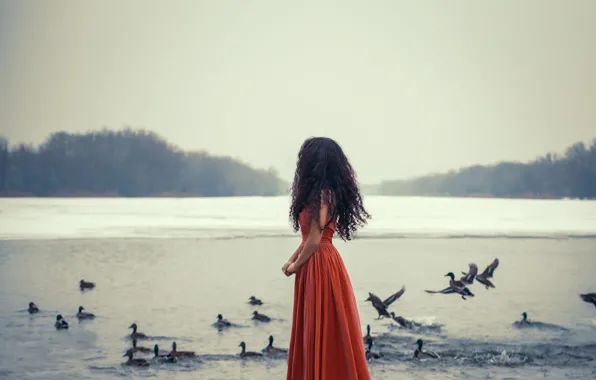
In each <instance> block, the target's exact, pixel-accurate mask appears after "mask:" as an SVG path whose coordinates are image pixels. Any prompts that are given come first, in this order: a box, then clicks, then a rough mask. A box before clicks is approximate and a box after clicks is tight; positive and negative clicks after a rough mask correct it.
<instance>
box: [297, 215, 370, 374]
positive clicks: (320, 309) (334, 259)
mask: <svg viewBox="0 0 596 380" xmlns="http://www.w3.org/2000/svg"><path fill="white" fill-rule="evenodd" d="M309 229H310V218H308V217H307V214H306V211H303V212H302V213H301V214H300V230H301V232H302V244H304V242H305V241H306V237H307V236H308V232H309ZM334 232H335V224H334V223H330V224H329V225H328V226H327V227H326V228H325V230H324V231H323V237H322V238H321V243H320V245H319V247H318V248H317V250H316V251H315V253H314V254H313V255H312V257H311V258H310V259H309V260H308V262H307V263H306V264H304V265H303V266H302V268H301V269H300V270H299V271H298V273H297V274H296V280H295V284H294V312H293V321H292V336H291V339H290V351H289V359H288V376H287V380H369V379H370V374H369V372H368V365H367V363H366V356H365V354H364V343H363V341H362V333H361V330H360V317H359V316H358V308H357V306H356V298H355V297H354V291H353V289H352V284H351V282H350V278H349V276H348V272H347V271H346V268H345V266H344V263H343V260H342V259H341V256H340V254H339V252H338V251H337V249H336V248H335V246H334V245H333V242H332V237H333V234H334Z"/></svg>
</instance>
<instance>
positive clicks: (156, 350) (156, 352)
mask: <svg viewBox="0 0 596 380" xmlns="http://www.w3.org/2000/svg"><path fill="white" fill-rule="evenodd" d="M153 353H154V355H155V356H153V359H152V360H159V361H160V362H162V363H176V362H178V359H177V358H176V357H174V356H172V355H170V354H162V355H160V354H159V346H158V345H157V344H156V345H155V346H153Z"/></svg>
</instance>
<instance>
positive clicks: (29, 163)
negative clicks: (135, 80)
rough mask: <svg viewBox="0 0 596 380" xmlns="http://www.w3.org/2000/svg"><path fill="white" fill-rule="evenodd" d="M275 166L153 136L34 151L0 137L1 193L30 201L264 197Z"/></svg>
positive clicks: (275, 180) (122, 134) (56, 140)
mask: <svg viewBox="0 0 596 380" xmlns="http://www.w3.org/2000/svg"><path fill="white" fill-rule="evenodd" d="M285 187H287V185H286V184H284V183H283V182H282V181H281V180H280V179H279V177H278V175H277V172H276V171H275V169H273V168H270V169H268V170H260V169H255V168H252V167H250V166H248V165H246V164H244V163H242V162H239V161H237V160H234V159H232V158H230V157H218V156H212V155H210V154H208V153H206V152H184V151H182V150H181V149H180V148H178V147H176V146H174V145H172V144H170V143H168V142H167V141H166V140H164V139H163V138H161V137H159V136H158V135H156V134H155V133H153V132H148V131H145V130H131V129H125V130H121V131H110V130H102V131H98V132H89V133H84V134H71V133H66V132H57V133H53V134H51V135H50V136H49V137H48V138H47V139H46V140H45V141H44V142H43V143H42V144H40V145H39V146H33V145H25V144H20V145H17V146H10V144H9V143H8V141H7V139H5V138H2V137H0V194H2V195H5V196H6V195H13V196H19V195H30V196H108V195H111V196H125V197H144V196H160V195H162V196H168V195H170V196H171V195H173V196H184V195H192V196H205V197H212V196H250V195H261V196H270V195H277V194H281V193H283V192H284V190H285Z"/></svg>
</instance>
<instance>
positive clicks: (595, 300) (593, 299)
mask: <svg viewBox="0 0 596 380" xmlns="http://www.w3.org/2000/svg"><path fill="white" fill-rule="evenodd" d="M579 297H580V298H581V299H582V300H583V301H584V302H587V303H591V304H592V305H594V307H596V293H586V294H580V295H579Z"/></svg>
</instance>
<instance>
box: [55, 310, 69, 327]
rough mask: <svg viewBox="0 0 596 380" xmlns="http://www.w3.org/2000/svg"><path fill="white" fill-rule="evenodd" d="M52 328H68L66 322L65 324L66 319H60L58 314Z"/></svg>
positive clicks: (60, 316) (60, 315)
mask: <svg viewBox="0 0 596 380" xmlns="http://www.w3.org/2000/svg"><path fill="white" fill-rule="evenodd" d="M54 326H55V327H56V328H57V329H58V330H63V329H67V328H68V322H66V319H64V318H62V314H58V315H57V316H56V323H54Z"/></svg>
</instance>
